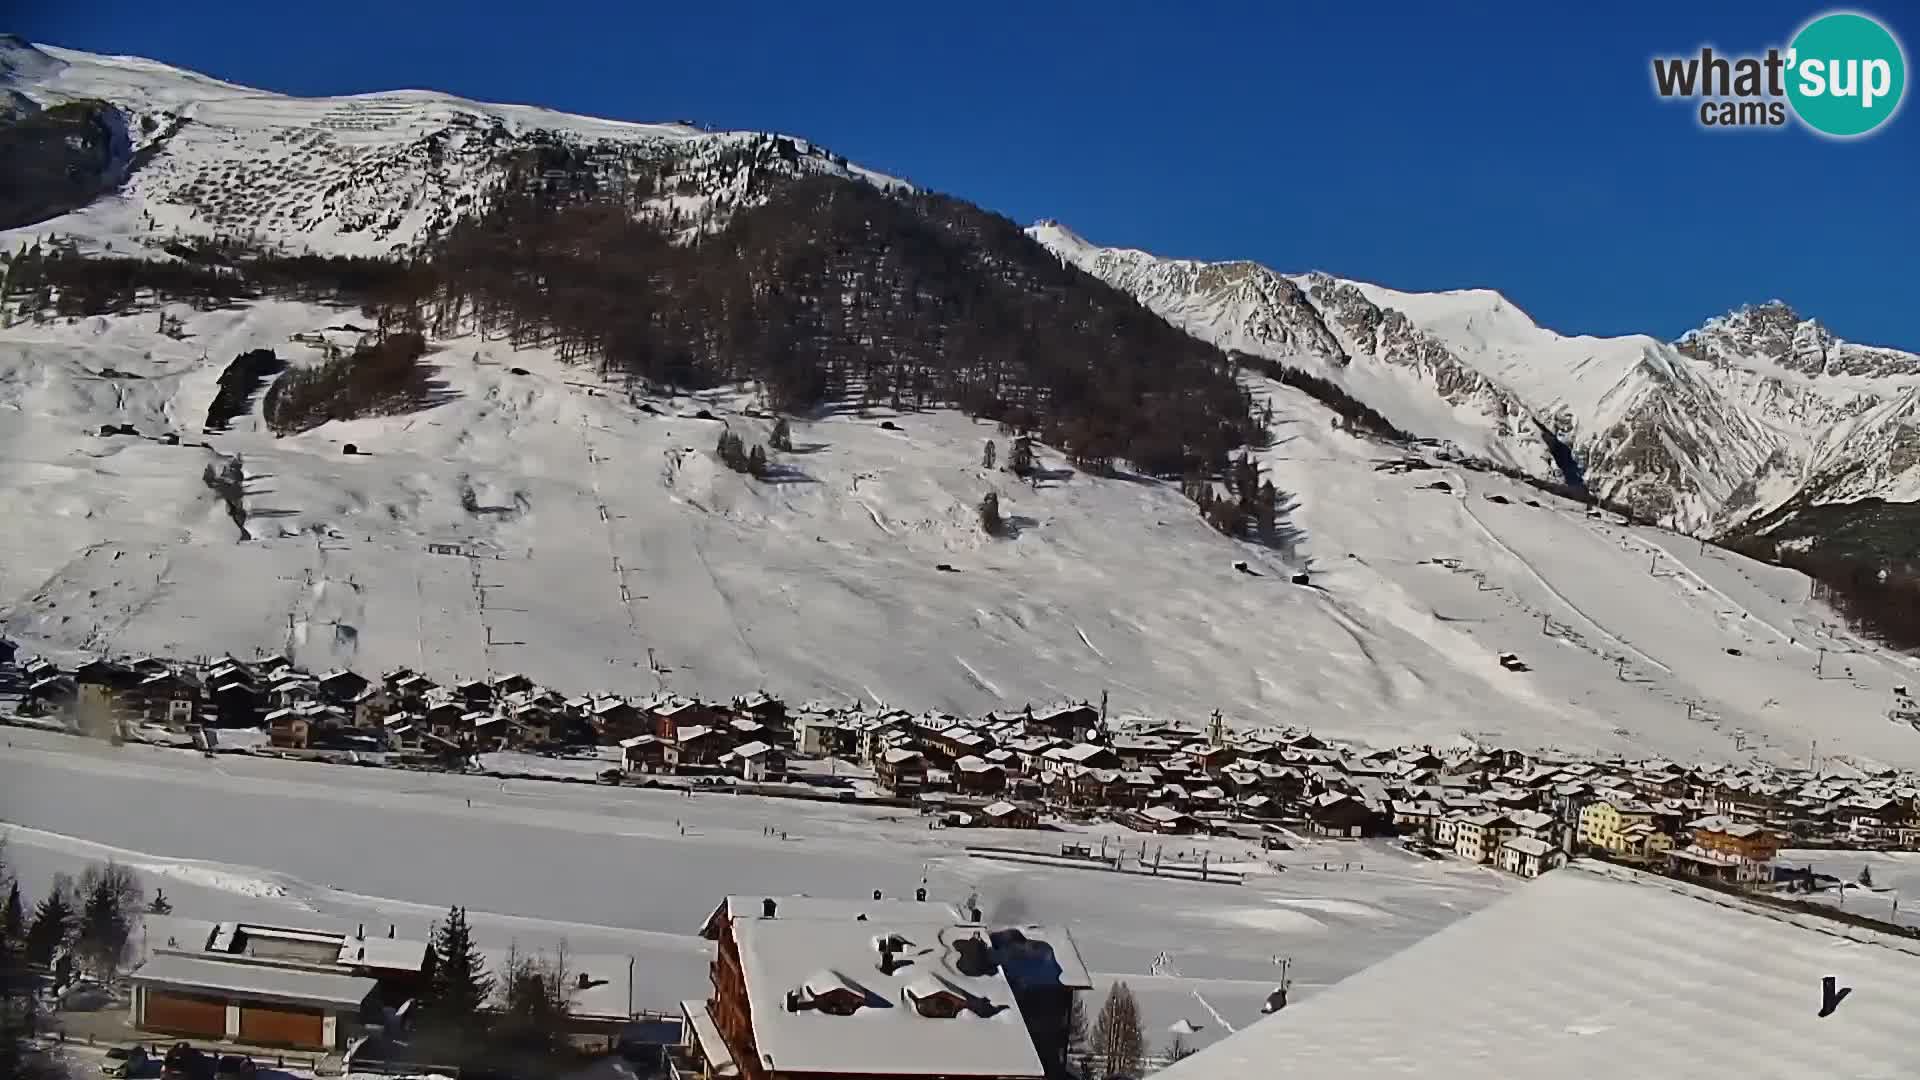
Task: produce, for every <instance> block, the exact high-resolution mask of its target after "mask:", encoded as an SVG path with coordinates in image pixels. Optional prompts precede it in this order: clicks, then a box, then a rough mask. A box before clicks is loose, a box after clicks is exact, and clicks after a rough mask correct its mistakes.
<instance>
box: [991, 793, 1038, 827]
mask: <svg viewBox="0 0 1920 1080" xmlns="http://www.w3.org/2000/svg"><path fill="white" fill-rule="evenodd" d="M980 818H981V822H980V823H981V824H982V825H984V826H986V827H988V828H993V829H1037V828H1039V827H1040V815H1039V814H1036V813H1034V812H1033V810H1032V809H1031V808H1030V807H1025V806H1020V805H1018V804H1016V803H1010V802H1007V801H1006V800H1004V799H1002V800H1000V801H998V802H993V803H988V804H987V805H986V806H985V807H982V808H981V810H980Z"/></svg>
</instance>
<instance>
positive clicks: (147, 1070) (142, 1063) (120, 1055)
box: [100, 1045, 160, 1080]
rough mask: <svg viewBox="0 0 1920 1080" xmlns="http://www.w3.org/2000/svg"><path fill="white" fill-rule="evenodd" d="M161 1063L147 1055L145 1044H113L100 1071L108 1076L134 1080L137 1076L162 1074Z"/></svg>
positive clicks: (108, 1049)
mask: <svg viewBox="0 0 1920 1080" xmlns="http://www.w3.org/2000/svg"><path fill="white" fill-rule="evenodd" d="M159 1065H160V1063H159V1062H158V1061H157V1060H155V1059H153V1058H151V1057H149V1056H148V1055H147V1048H146V1047H144V1046H139V1045H134V1046H113V1047H108V1048H107V1060H106V1063H105V1064H103V1065H101V1066H100V1071H101V1072H102V1073H105V1074H106V1075H108V1076H114V1077H124V1078H126V1080H133V1078H135V1077H143V1076H158V1075H160V1068H159Z"/></svg>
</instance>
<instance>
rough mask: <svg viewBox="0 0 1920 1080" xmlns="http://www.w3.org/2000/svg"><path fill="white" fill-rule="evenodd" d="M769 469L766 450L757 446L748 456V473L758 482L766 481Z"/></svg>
mask: <svg viewBox="0 0 1920 1080" xmlns="http://www.w3.org/2000/svg"><path fill="white" fill-rule="evenodd" d="M767 467H768V465H767V451H766V448H764V447H762V446H760V445H758V444H755V445H754V448H753V450H752V451H751V452H749V453H748V454H747V473H748V474H749V475H751V476H752V477H753V478H754V479H756V480H764V479H766V477H767Z"/></svg>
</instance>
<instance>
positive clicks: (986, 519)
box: [980, 443, 1007, 536]
mask: <svg viewBox="0 0 1920 1080" xmlns="http://www.w3.org/2000/svg"><path fill="white" fill-rule="evenodd" d="M987 445H989V446H991V445H993V444H992V443H988V444H987ZM1006 527H1007V523H1006V521H1005V520H1004V519H1003V518H1001V516H1000V494H999V493H998V492H994V491H989V492H987V493H986V494H985V495H983V496H981V498H980V529H981V531H983V532H985V533H986V534H987V535H988V536H999V535H1000V534H1001V533H1002V532H1003V531H1005V530H1006Z"/></svg>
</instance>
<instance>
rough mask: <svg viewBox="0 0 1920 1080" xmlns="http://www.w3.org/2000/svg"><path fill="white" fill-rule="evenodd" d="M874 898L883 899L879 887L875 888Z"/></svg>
mask: <svg viewBox="0 0 1920 1080" xmlns="http://www.w3.org/2000/svg"><path fill="white" fill-rule="evenodd" d="M873 898H874V899H875V900H879V899H881V896H880V890H879V889H875V890H873Z"/></svg>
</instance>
